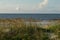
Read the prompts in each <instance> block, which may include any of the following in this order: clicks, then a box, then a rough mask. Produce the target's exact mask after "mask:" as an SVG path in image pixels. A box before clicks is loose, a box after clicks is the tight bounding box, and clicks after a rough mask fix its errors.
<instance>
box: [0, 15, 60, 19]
mask: <svg viewBox="0 0 60 40" xmlns="http://www.w3.org/2000/svg"><path fill="white" fill-rule="evenodd" d="M0 18H26V19H27V18H34V19H38V20H40V19H41V20H42V19H44V20H48V19H49V20H50V19H60V14H0Z"/></svg>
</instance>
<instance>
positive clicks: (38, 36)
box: [0, 20, 60, 40]
mask: <svg viewBox="0 0 60 40" xmlns="http://www.w3.org/2000/svg"><path fill="white" fill-rule="evenodd" d="M4 22H5V21H4ZM8 22H9V23H8V25H3V26H1V25H0V40H58V39H60V32H59V31H60V24H59V25H53V26H50V27H49V28H48V29H44V28H41V27H40V26H38V25H31V23H30V25H29V26H26V24H24V22H22V23H17V22H18V21H17V22H16V23H15V21H11V20H8ZM0 23H1V22H0ZM6 23H7V22H6ZM50 34H55V35H58V38H57V39H55V38H56V37H53V38H51V37H52V36H51V35H50ZM50 36H51V37H50Z"/></svg>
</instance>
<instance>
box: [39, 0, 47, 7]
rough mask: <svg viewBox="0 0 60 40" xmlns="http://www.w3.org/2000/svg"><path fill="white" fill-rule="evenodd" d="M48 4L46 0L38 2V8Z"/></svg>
mask: <svg viewBox="0 0 60 40" xmlns="http://www.w3.org/2000/svg"><path fill="white" fill-rule="evenodd" d="M47 4H48V0H44V1H43V2H41V3H39V8H43V7H45V6H46V5H47Z"/></svg>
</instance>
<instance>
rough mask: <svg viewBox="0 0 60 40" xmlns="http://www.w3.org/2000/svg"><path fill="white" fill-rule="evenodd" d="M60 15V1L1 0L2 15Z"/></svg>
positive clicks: (0, 10) (0, 9)
mask: <svg viewBox="0 0 60 40" xmlns="http://www.w3.org/2000/svg"><path fill="white" fill-rule="evenodd" d="M5 12H6V13H60V0H0V13H5Z"/></svg>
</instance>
